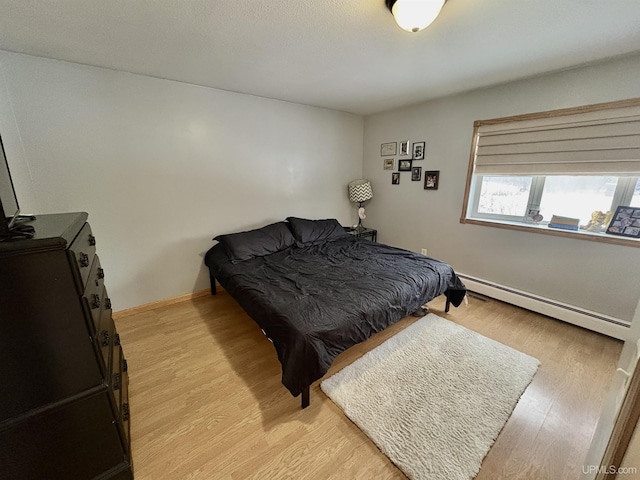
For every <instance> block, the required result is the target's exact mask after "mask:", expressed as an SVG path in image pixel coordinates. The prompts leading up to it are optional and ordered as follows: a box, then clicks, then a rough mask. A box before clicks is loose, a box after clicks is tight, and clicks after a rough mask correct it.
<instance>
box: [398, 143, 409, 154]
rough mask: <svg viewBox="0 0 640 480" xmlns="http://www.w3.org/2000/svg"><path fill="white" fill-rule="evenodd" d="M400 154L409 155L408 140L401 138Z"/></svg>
mask: <svg viewBox="0 0 640 480" xmlns="http://www.w3.org/2000/svg"><path fill="white" fill-rule="evenodd" d="M400 155H402V156H407V155H409V140H403V141H401V142H400Z"/></svg>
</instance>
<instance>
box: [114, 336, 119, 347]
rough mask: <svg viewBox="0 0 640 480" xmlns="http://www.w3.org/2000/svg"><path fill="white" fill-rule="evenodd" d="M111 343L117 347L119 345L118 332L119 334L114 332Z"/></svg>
mask: <svg viewBox="0 0 640 480" xmlns="http://www.w3.org/2000/svg"><path fill="white" fill-rule="evenodd" d="M113 344H114V345H115V346H116V347H119V346H120V334H119V333H116V338H115V339H114V340H113Z"/></svg>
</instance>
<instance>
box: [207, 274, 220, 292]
mask: <svg viewBox="0 0 640 480" xmlns="http://www.w3.org/2000/svg"><path fill="white" fill-rule="evenodd" d="M209 281H210V282H211V295H215V294H216V293H218V292H217V291H216V278H215V277H214V276H213V275H209Z"/></svg>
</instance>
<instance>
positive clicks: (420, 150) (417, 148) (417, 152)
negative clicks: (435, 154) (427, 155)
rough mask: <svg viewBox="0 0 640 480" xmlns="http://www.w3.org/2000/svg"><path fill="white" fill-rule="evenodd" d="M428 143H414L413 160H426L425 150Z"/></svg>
mask: <svg viewBox="0 0 640 480" xmlns="http://www.w3.org/2000/svg"><path fill="white" fill-rule="evenodd" d="M426 144H427V142H414V144H413V160H424V149H425V146H426Z"/></svg>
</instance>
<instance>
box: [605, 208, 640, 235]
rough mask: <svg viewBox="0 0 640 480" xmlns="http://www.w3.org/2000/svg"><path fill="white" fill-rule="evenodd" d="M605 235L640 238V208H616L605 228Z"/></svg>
mask: <svg viewBox="0 0 640 480" xmlns="http://www.w3.org/2000/svg"><path fill="white" fill-rule="evenodd" d="M607 233H610V234H612V235H620V236H623V237H631V238H640V208H635V207H618V208H617V209H616V213H615V214H614V215H613V218H612V219H611V223H610V224H609V227H608V228H607Z"/></svg>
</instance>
